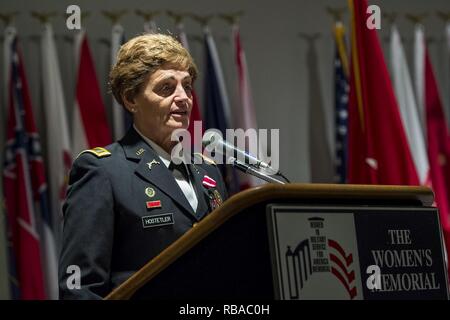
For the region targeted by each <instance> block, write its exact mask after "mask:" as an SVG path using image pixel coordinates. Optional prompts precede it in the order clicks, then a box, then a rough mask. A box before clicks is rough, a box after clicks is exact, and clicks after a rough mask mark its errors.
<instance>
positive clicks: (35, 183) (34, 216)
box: [3, 38, 50, 299]
mask: <svg viewBox="0 0 450 320" xmlns="http://www.w3.org/2000/svg"><path fill="white" fill-rule="evenodd" d="M17 46H18V45H17V38H16V39H15V40H14V41H13V43H12V48H11V49H12V51H11V52H12V54H11V61H10V64H11V69H10V80H9V92H8V96H9V100H8V102H9V119H8V129H7V144H6V154H5V167H4V172H3V176H4V187H5V190H4V192H5V202H6V210H7V213H8V220H9V230H10V232H11V237H12V239H11V240H12V246H13V254H14V257H15V259H16V261H15V266H16V269H17V270H16V274H17V277H18V279H17V280H18V282H19V289H20V297H21V298H22V299H45V298H46V294H45V288H44V274H43V267H42V261H41V256H44V255H43V253H41V249H42V248H41V236H40V234H39V232H40V231H41V230H42V227H41V223H46V224H47V225H50V216H49V214H48V211H47V210H48V207H47V205H48V201H47V199H46V197H47V194H46V191H47V185H46V182H45V172H44V164H43V162H42V156H41V148H40V141H39V136H38V133H37V131H36V126H35V123H34V117H33V109H32V106H31V101H30V95H29V91H28V84H27V79H26V78H25V71H24V69H23V62H22V57H21V55H20V54H19V52H18V48H17ZM39 213H40V214H41V217H39V216H38V214H39Z"/></svg>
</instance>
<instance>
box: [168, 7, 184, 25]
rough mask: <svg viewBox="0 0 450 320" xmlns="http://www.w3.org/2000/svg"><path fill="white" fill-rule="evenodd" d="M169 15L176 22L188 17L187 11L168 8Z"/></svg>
mask: <svg viewBox="0 0 450 320" xmlns="http://www.w3.org/2000/svg"><path fill="white" fill-rule="evenodd" d="M166 13H167V15H168V16H169V17H170V18H172V19H173V22H174V23H175V24H179V23H181V22H182V21H183V19H184V18H185V17H186V15H187V14H186V13H179V12H175V11H172V10H167V11H166Z"/></svg>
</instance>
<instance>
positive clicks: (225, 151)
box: [202, 131, 278, 174]
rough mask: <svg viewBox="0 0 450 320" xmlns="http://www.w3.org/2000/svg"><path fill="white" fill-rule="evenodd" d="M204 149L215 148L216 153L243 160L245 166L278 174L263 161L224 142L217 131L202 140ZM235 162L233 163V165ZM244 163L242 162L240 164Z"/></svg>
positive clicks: (209, 132) (206, 134)
mask: <svg viewBox="0 0 450 320" xmlns="http://www.w3.org/2000/svg"><path fill="white" fill-rule="evenodd" d="M202 144H203V147H207V146H209V145H211V146H214V147H215V149H214V151H216V152H218V153H219V154H222V155H224V156H229V155H232V157H234V158H233V160H234V159H242V160H244V163H245V164H249V165H251V166H253V167H256V168H258V169H261V168H262V169H268V171H272V172H273V174H277V173H278V172H275V170H274V169H273V168H272V167H271V166H270V165H269V164H268V163H265V162H264V161H262V160H259V159H258V158H256V157H255V156H253V155H251V154H249V153H247V152H245V151H243V150H241V149H238V148H237V147H235V146H234V145H232V144H229V143H228V142H227V141H224V140H223V138H222V135H221V134H220V133H218V132H216V131H207V132H206V133H205V134H204V136H203V139H202ZM233 160H232V161H231V162H232V163H233ZM240 163H242V162H240Z"/></svg>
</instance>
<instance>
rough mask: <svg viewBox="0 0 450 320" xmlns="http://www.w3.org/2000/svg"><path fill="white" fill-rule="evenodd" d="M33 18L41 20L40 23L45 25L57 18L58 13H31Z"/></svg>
mask: <svg viewBox="0 0 450 320" xmlns="http://www.w3.org/2000/svg"><path fill="white" fill-rule="evenodd" d="M31 16H32V17H33V18H36V19H37V20H39V22H40V23H42V24H45V23H47V22H49V21H50V18H53V17H56V16H57V13H56V12H54V11H52V12H38V11H31Z"/></svg>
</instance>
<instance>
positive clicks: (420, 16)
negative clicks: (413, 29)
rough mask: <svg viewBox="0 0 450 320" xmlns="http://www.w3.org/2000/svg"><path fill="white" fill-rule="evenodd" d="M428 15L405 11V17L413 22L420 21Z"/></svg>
mask: <svg viewBox="0 0 450 320" xmlns="http://www.w3.org/2000/svg"><path fill="white" fill-rule="evenodd" d="M427 16H428V13H421V14H409V13H407V14H406V15H405V17H406V19H408V20H409V21H411V22H412V23H414V24H418V23H422V22H423V20H425V18H426V17H427Z"/></svg>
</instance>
